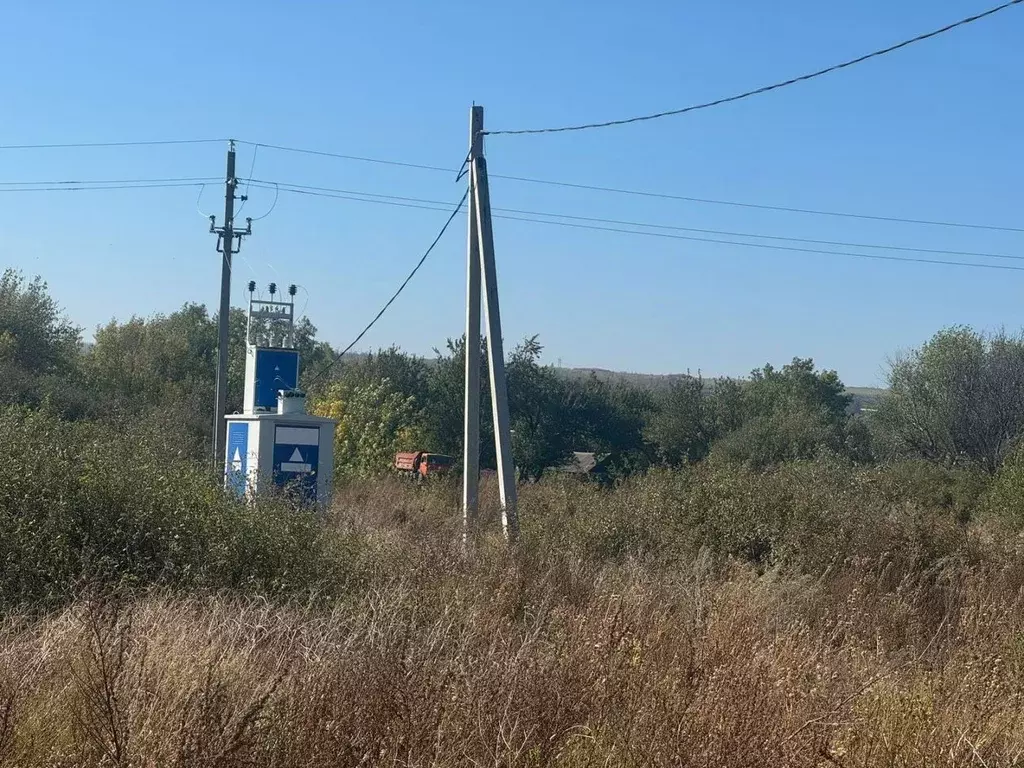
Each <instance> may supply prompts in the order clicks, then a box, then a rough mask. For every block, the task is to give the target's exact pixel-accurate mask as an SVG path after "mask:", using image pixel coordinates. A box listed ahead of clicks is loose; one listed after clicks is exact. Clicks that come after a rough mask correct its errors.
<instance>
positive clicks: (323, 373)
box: [307, 190, 469, 388]
mask: <svg viewBox="0 0 1024 768" xmlns="http://www.w3.org/2000/svg"><path fill="white" fill-rule="evenodd" d="M467 197H469V191H468V190H467V191H466V192H465V193H464V194H463V195H462V199H461V200H459V204H458V205H456V206H455V210H453V211H452V212H451V215H450V216H449V217H448V220H447V221H445V223H444V226H443V227H441V231H440V232H438V233H437V237H435V238H434V241H433V242H432V243H431V244H430V246H429V247H428V248H427V250H426V251H424V253H423V255H422V256H421V257H420V260H419V261H418V262H417V263H416V266H414V267H413V268H412V271H411V272H410V273H409V274H408V275H407V276H406V278H405V280H403V281H402V284H401V285H399V286H398V290H397V291H395V292H394V294H392V296H391V298H390V299H388V300H387V302H386V303H385V304H384V306H383V307H381V309H380V312H378V313H377V314H376V315H375V316H374V318H373V319H372V320H371V321H370V322H369V323H368V324H367V326H366V327H365V328H363V330H362V331H360V332H359V335H358V336H356V337H355V338H354V339H353V340H352V343H351V344H349V345H348V346H347V347H345V348H344V349H343V350H342V351H341V352H339V353H338V354H337V355H336V356H335V357H334V359H333V360H332V361H331V362H330V363H328V364H327V366H325V367H324V368H323V369H322V370H321V371H320V372H319V373H317V375H316V376H314V377H313V379H312V381H310V382H309V383H308V385H307V388H311V387H312V386H313V385H314V384H316V382H318V381H320V380H321V379H322V378H323V377H324V376H326V375H327V373H328V372H330V370H331V368H333V367H334V366H335V365H336V364H337V363H338V361H339V360H341V359H342V358H343V357H344V356H345V355H346V354H348V353H349V352H350V351H351V350H352V348H353V347H354V346H355V345H356V344H358V343H359V342H360V341H361V340H362V338H363V336H365V335H366V334H367V332H368V331H369V330H370V329H371V328H373V326H374V325H375V324H376V323H377V321H378V320H380V319H381V317H383V315H384V313H385V312H387V311H388V308H389V307H390V306H391V305H392V304H393V303H394V302H395V299H397V298H398V297H399V296H400V295H401V293H402V291H404V290H405V287H406V286H407V285H408V284H409V281H411V280H412V279H413V277H415V275H416V273H417V272H419V270H420V267H422V266H423V264H424V262H425V261H426V260H427V257H428V256H430V254H431V252H432V251H433V250H434V248H435V247H436V246H437V244H438V243H439V242H440V241H441V238H442V237H444V233H445V232H447V231H448V227H449V226H450V225H451V223H452V222H453V221H454V220H455V217H456V216H458V215H459V211H461V210H462V206H463V205H464V204H465V202H466V198H467Z"/></svg>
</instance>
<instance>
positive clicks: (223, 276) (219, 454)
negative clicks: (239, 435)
mask: <svg viewBox="0 0 1024 768" xmlns="http://www.w3.org/2000/svg"><path fill="white" fill-rule="evenodd" d="M237 184H238V181H237V180H236V179H235V142H234V141H231V142H229V143H228V168H227V175H226V178H225V186H224V226H223V227H222V232H221V233H220V237H219V238H218V246H219V247H218V249H217V250H218V251H220V252H221V253H222V254H223V258H222V259H221V269H220V313H219V316H218V326H219V327H218V331H219V335H218V339H217V395H216V397H217V405H216V411H215V413H214V417H213V419H214V422H213V435H214V438H213V462H214V466H215V467H216V466H218V464H219V463H221V462H223V461H224V451H225V438H226V435H227V423H226V422H225V421H224V415H225V412H226V411H227V406H228V321H229V318H230V315H231V254H232V253H233V249H234V243H235V231H234V225H235V186H236V185H237Z"/></svg>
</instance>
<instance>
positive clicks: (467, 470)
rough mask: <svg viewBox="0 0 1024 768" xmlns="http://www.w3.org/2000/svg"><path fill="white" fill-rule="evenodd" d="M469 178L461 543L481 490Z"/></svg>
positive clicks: (477, 126)
mask: <svg viewBox="0 0 1024 768" xmlns="http://www.w3.org/2000/svg"><path fill="white" fill-rule="evenodd" d="M483 129H484V108H483V107H477V106H474V107H472V108H471V110H470V113H469V159H468V160H467V162H468V163H472V162H473V160H474V158H476V157H477V155H481V154H483V143H484V137H483V136H482V135H481V131H483ZM466 175H467V177H468V179H469V237H468V242H467V246H466V253H467V258H466V339H465V344H466V348H465V352H466V381H465V386H466V393H465V403H464V404H465V410H464V415H465V424H464V429H463V434H462V478H463V481H462V523H463V527H462V542H463V545H464V546H465V545H466V544H467V543H468V537H469V533H470V529H471V528H472V527H473V526H474V525H475V524H476V517H477V508H478V501H479V490H480V235H479V233H478V231H477V230H478V227H477V216H476V196H475V191H474V186H473V178H474V176H473V173H472V171H470V172H469V173H468V174H466Z"/></svg>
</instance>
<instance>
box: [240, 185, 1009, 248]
mask: <svg viewBox="0 0 1024 768" xmlns="http://www.w3.org/2000/svg"><path fill="white" fill-rule="evenodd" d="M253 182H254V183H255V184H256V185H257V186H258V187H260V188H268V187H267V186H266V185H270V184H272V185H273V188H274V189H281V190H282V191H284V192H294V193H299V194H302V193H307V192H308V193H309V194H312V195H314V196H316V195H317V193H331V194H330V195H327V194H324V195H322V196H324V197H338V198H340V199H350V200H357V201H359V200H363V198H380V199H383V200H394V201H399V202H403V203H417V204H419V205H417V206H415V207H420V206H421V205H422V206H427V205H429V206H447V205H448V204H447V203H445V202H443V201H440V200H427V199H423V198H417V197H403V196H400V195H387V194H378V193H375V192H362V191H358V190H348V189H334V188H331V187H315V186H310V185H304V184H292V183H290V182H270V181H264V180H261V179H254V180H253ZM410 207H412V206H410ZM428 210H434V209H433V208H430V209H428ZM492 210H494V211H499V212H503V213H513V214H520V215H525V216H546V217H551V218H559V219H571V220H573V221H583V222H590V223H596V224H613V225H619V226H627V227H648V228H652V229H662V230H670V231H675V232H695V233H698V234H705V235H724V236H726V237H749V238H759V239H762V240H777V241H789V242H795V243H807V244H810V245H834V246H839V247H843V248H870V249H874V250H884V251H904V252H907V253H930V254H940V255H942V254H944V255H947V256H971V257H974V258H981V259H1010V260H1015V261H1024V256H1014V255H1010V254H1004V253H989V252H985V251H958V250H950V249H945V248H919V247H913V246H902V245H890V244H883V243H857V242H847V241H843V240H817V239H814V238H807V237H795V236H790V235H767V234H762V233H757V232H733V231H729V230H720V229H703V228H699V227H683V226H678V225H672V224H657V223H652V222H644V221H626V220H622V219H609V218H601V217H596V216H576V215H573V214H568V213H552V212H549V211H530V210H522V209H519V208H499V207H494V208H492Z"/></svg>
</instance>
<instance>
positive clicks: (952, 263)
mask: <svg viewBox="0 0 1024 768" xmlns="http://www.w3.org/2000/svg"><path fill="white" fill-rule="evenodd" d="M494 218H499V219H509V220H512V221H527V222H532V223H534V224H553V225H555V226H559V227H572V228H574V229H590V230H595V231H598V232H617V233H620V234H625V235H644V236H646V237H662V238H669V239H672V240H689V241H692V242H698V243H715V244H718V245H738V246H742V247H745V248H766V249H768V250H772V251H794V252H796V253H816V254H824V255H827V256H855V257H858V258H862V259H876V260H878V261H905V262H912V263H918V264H941V265H944V266H948V267H977V268H979V269H1003V270H1010V271H1012V272H1024V267H1011V266H1009V265H1006V264H978V263H975V262H969V261H944V260H942V259H924V258H917V257H913V256H882V255H880V254H877V253H853V252H850V251H825V250H820V249H816V248H798V247H796V246H784V245H770V244H768V243H744V242H740V241H738V240H716V239H714V238H708V237H691V236H689V235H673V234H669V233H667V232H641V231H638V230H631V229H618V228H614V227H598V226H595V225H592V224H574V223H572V222H569V221H550V220H544V219H534V218H525V217H517V216H506V215H496V216H495V217H494Z"/></svg>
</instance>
